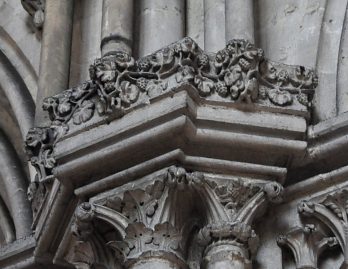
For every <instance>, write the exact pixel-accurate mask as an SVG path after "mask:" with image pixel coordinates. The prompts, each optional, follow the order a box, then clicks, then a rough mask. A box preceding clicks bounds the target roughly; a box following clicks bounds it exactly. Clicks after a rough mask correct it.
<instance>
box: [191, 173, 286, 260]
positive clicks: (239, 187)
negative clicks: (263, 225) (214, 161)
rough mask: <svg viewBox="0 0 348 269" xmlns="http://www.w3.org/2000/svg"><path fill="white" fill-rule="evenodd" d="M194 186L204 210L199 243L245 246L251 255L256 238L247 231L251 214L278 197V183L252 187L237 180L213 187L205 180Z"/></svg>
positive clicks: (279, 190)
mask: <svg viewBox="0 0 348 269" xmlns="http://www.w3.org/2000/svg"><path fill="white" fill-rule="evenodd" d="M201 182H203V183H201V184H197V185H195V187H196V188H197V191H198V193H199V195H200V197H201V200H202V204H203V206H204V208H205V209H206V210H205V212H206V218H207V224H206V225H205V226H204V227H203V228H202V229H201V231H200V240H201V242H202V243H203V244H209V243H210V242H214V241H216V240H220V239H221V238H227V239H235V240H238V241H239V242H240V243H243V244H246V245H247V248H248V249H249V250H250V251H251V252H252V253H253V252H255V251H256V249H257V245H258V237H257V235H256V233H255V232H254V230H253V229H252V228H251V224H252V221H253V219H254V217H255V213H256V212H258V213H259V210H262V207H263V206H264V205H265V203H267V202H268V201H269V200H271V201H274V200H276V199H275V198H276V197H279V196H281V193H282V190H283V188H282V186H281V185H279V184H278V183H262V184H256V183H252V182H245V181H243V180H241V179H239V180H235V181H232V180H231V181H228V182H227V183H226V182H225V183H221V182H220V183H216V182H212V181H208V180H204V181H201Z"/></svg>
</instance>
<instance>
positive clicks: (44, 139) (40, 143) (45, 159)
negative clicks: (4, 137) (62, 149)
mask: <svg viewBox="0 0 348 269" xmlns="http://www.w3.org/2000/svg"><path fill="white" fill-rule="evenodd" d="M66 132H67V127H66V126H64V125H52V126H51V127H42V128H40V127H35V128H31V129H30V130H29V132H28V134H27V136H26V140H25V147H26V152H27V156H28V157H29V159H30V162H31V164H32V165H33V166H34V167H35V169H36V172H37V178H36V180H37V181H38V180H39V181H45V180H46V179H49V178H50V177H51V176H52V168H54V167H55V165H56V160H55V158H54V154H53V150H54V146H55V143H56V142H57V140H58V139H59V138H60V137H61V136H63V135H64V134H65V133H66Z"/></svg>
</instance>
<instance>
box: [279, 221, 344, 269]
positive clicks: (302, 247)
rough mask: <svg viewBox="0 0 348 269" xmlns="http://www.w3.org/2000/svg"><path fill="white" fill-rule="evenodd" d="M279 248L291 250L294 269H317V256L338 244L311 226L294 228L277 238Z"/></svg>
mask: <svg viewBox="0 0 348 269" xmlns="http://www.w3.org/2000/svg"><path fill="white" fill-rule="evenodd" d="M277 242H278V244H279V245H280V246H286V247H288V248H289V249H291V251H292V253H293V255H294V258H295V262H296V268H313V269H316V268H318V258H319V255H320V254H321V253H322V252H323V251H324V250H325V249H326V248H328V247H333V246H335V245H337V244H338V242H337V240H336V238H334V237H328V236H326V235H325V234H324V233H323V232H322V231H321V230H319V229H318V228H317V227H316V226H315V225H313V224H307V225H305V226H304V227H296V228H294V229H293V230H291V231H289V232H288V233H287V234H286V235H281V236H279V237H278V239H277Z"/></svg>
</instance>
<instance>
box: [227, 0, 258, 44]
mask: <svg viewBox="0 0 348 269" xmlns="http://www.w3.org/2000/svg"><path fill="white" fill-rule="evenodd" d="M225 10H226V15H225V16H226V26H225V27H226V40H231V39H234V38H236V39H246V40H249V41H250V42H252V43H254V41H255V37H254V4H253V0H226V9H225Z"/></svg>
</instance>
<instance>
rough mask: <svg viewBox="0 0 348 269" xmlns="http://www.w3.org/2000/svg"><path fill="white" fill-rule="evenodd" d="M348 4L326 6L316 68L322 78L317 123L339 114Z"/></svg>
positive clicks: (316, 94)
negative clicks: (339, 78)
mask: <svg viewBox="0 0 348 269" xmlns="http://www.w3.org/2000/svg"><path fill="white" fill-rule="evenodd" d="M347 2H348V1H347V0H343V1H327V4H326V9H325V14H324V18H323V22H322V27H321V33H320V40H319V51H318V58H317V66H316V69H317V70H318V76H319V78H320V83H319V84H318V88H317V89H316V91H315V96H314V101H315V104H314V117H315V120H316V121H323V120H327V119H330V118H333V117H335V116H336V113H337V104H336V102H337V72H338V70H337V68H338V61H339V59H338V56H339V50H340V40H341V34H342V28H343V25H344V18H345V14H346V7H347ZM340 97H342V96H340Z"/></svg>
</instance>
